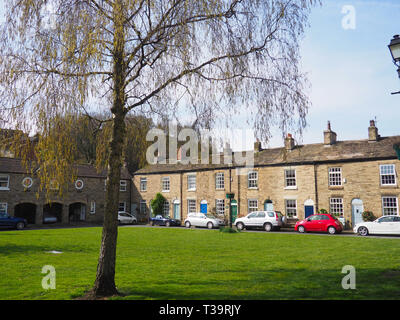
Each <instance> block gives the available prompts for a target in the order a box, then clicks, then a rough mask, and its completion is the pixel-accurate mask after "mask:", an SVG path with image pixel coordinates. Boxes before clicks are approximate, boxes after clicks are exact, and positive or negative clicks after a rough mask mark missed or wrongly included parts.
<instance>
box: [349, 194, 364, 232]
mask: <svg viewBox="0 0 400 320" xmlns="http://www.w3.org/2000/svg"><path fill="white" fill-rule="evenodd" d="M351 211H352V212H351V215H352V220H353V221H352V222H353V227H354V226H355V225H356V224H357V223H361V222H363V221H364V220H363V218H362V213H363V212H364V205H363V202H362V200H361V199H354V200H353V201H352V202H351Z"/></svg>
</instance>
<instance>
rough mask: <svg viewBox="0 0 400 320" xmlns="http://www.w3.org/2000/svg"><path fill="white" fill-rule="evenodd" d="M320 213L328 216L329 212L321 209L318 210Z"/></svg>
mask: <svg viewBox="0 0 400 320" xmlns="http://www.w3.org/2000/svg"><path fill="white" fill-rule="evenodd" d="M318 213H324V214H327V213H328V211H327V210H325V209H319V210H318Z"/></svg>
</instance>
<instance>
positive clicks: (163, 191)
mask: <svg viewBox="0 0 400 320" xmlns="http://www.w3.org/2000/svg"><path fill="white" fill-rule="evenodd" d="M161 192H169V190H162V191H161Z"/></svg>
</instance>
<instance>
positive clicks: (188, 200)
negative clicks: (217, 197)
mask: <svg viewBox="0 0 400 320" xmlns="http://www.w3.org/2000/svg"><path fill="white" fill-rule="evenodd" d="M191 201H194V210H193V211H191V210H190V208H191V206H190V202H191ZM192 209H193V206H192ZM187 212H188V215H189V214H190V213H196V212H197V201H196V199H187Z"/></svg>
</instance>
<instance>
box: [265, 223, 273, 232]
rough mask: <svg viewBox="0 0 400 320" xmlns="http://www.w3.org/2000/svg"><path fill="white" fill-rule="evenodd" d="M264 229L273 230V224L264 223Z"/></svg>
mask: <svg viewBox="0 0 400 320" xmlns="http://www.w3.org/2000/svg"><path fill="white" fill-rule="evenodd" d="M264 230H265V231H267V232H270V231H271V230H272V224H270V223H266V224H264Z"/></svg>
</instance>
